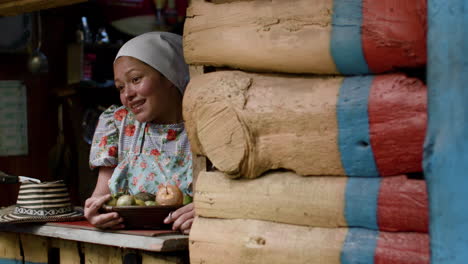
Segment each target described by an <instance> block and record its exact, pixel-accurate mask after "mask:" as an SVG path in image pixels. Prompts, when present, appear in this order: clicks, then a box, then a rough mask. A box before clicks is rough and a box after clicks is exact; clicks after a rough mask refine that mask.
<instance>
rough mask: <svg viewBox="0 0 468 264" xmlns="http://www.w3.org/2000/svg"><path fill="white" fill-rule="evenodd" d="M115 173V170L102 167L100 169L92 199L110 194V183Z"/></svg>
mask: <svg viewBox="0 0 468 264" xmlns="http://www.w3.org/2000/svg"><path fill="white" fill-rule="evenodd" d="M113 172H114V168H109V167H101V168H99V176H98V180H97V183H96V187H95V188H94V192H93V194H92V195H91V196H92V197H99V196H103V195H106V194H109V193H110V190H109V186H108V184H107V183H108V182H109V179H110V178H111V176H112V173H113Z"/></svg>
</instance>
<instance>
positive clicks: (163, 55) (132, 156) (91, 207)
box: [85, 32, 194, 233]
mask: <svg viewBox="0 0 468 264" xmlns="http://www.w3.org/2000/svg"><path fill="white" fill-rule="evenodd" d="M114 79H115V85H116V87H117V89H118V90H119V92H120V100H121V102H122V104H123V106H121V107H118V106H115V105H113V106H111V107H110V108H108V109H107V110H106V111H104V112H103V113H102V114H101V116H100V119H99V123H98V126H97V128H96V131H95V134H94V138H93V142H92V146H91V153H90V166H91V167H92V168H96V167H99V179H98V182H97V185H96V189H95V191H94V193H93V195H92V197H91V198H89V199H88V200H87V201H86V203H85V216H86V217H87V219H88V220H89V221H90V222H91V224H93V225H95V226H97V227H100V228H113V229H119V228H124V227H125V226H124V224H123V223H122V221H123V219H122V218H121V217H120V216H119V215H118V214H117V213H116V212H110V213H105V214H100V213H99V211H98V208H100V207H101V206H102V205H103V204H104V203H105V202H106V201H107V200H109V199H110V197H111V196H110V195H109V194H112V195H116V194H119V193H128V194H132V195H134V194H137V193H150V194H156V193H157V192H158V190H161V188H163V186H169V185H174V186H176V187H177V189H180V190H181V191H182V192H183V193H184V194H186V195H190V196H191V195H192V190H191V183H192V154H191V151H190V145H189V141H188V137H187V133H186V131H185V126H184V123H183V119H182V95H183V93H184V91H185V86H186V85H187V83H188V66H187V65H186V64H185V61H184V59H183V52H182V38H181V37H180V36H179V35H175V34H172V33H163V32H151V33H146V34H143V35H140V36H138V37H135V38H133V39H131V40H130V41H128V42H127V43H126V44H124V45H123V46H122V48H121V49H120V50H119V52H118V53H117V56H116V59H115V61H114ZM180 197H183V195H180ZM193 216H194V211H193V205H192V204H188V205H186V206H184V207H182V208H180V209H179V210H177V211H175V212H174V213H173V214H172V215H171V217H169V219H170V220H168V222H167V223H166V224H169V223H171V222H174V224H173V229H174V230H175V229H180V230H181V231H184V232H186V233H187V232H188V230H189V229H190V226H191V223H192V221H193Z"/></svg>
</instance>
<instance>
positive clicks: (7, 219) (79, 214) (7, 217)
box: [0, 205, 84, 224]
mask: <svg viewBox="0 0 468 264" xmlns="http://www.w3.org/2000/svg"><path fill="white" fill-rule="evenodd" d="M14 209H15V206H14V205H13V206H9V207H7V208H3V209H1V210H0V212H1V213H2V215H0V224H3V223H5V224H17V223H44V222H67V221H78V220H82V219H84V215H83V209H82V207H74V208H73V211H72V212H70V213H66V214H61V215H55V216H43V217H41V216H27V215H17V214H14V213H13V211H14ZM3 213H6V214H3Z"/></svg>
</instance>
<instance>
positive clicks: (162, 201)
mask: <svg viewBox="0 0 468 264" xmlns="http://www.w3.org/2000/svg"><path fill="white" fill-rule="evenodd" d="M183 203H184V194H183V193H182V191H181V190H180V189H179V187H177V186H176V185H172V184H166V185H164V186H162V187H161V188H159V190H158V192H157V193H156V204H158V205H173V206H180V205H183Z"/></svg>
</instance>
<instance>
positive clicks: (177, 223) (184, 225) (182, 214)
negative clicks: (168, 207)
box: [164, 203, 195, 235]
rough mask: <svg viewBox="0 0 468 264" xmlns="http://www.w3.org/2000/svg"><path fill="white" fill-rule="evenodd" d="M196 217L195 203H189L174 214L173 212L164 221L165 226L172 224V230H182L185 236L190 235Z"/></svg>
mask: <svg viewBox="0 0 468 264" xmlns="http://www.w3.org/2000/svg"><path fill="white" fill-rule="evenodd" d="M194 217H195V210H194V206H193V203H189V204H187V205H185V206H183V207H181V208H179V209H177V210H176V211H174V212H171V213H170V214H169V215H168V216H167V217H166V219H164V223H165V224H170V223H173V224H172V230H177V229H180V231H181V232H182V233H183V234H186V235H188V233H189V232H190V228H191V227H192V222H193V219H194Z"/></svg>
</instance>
